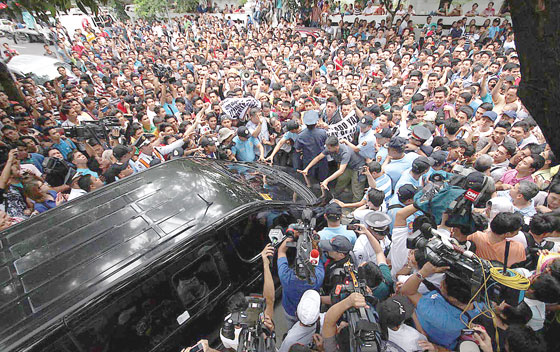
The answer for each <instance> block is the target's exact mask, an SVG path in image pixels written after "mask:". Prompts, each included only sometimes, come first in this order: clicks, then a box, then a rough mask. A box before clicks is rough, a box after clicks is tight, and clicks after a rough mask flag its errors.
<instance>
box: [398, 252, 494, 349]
mask: <svg viewBox="0 0 560 352" xmlns="http://www.w3.org/2000/svg"><path fill="white" fill-rule="evenodd" d="M448 270H449V267H435V266H434V265H433V264H432V263H430V262H427V263H426V264H424V266H423V267H422V269H420V271H419V272H417V273H416V274H415V275H412V276H411V277H409V278H408V280H406V282H405V283H404V285H403V286H402V288H401V290H400V293H401V294H402V295H405V296H408V298H410V300H411V302H412V303H413V304H414V305H415V306H416V312H415V313H414V315H413V318H414V322H415V324H416V328H417V330H418V331H420V332H421V333H423V334H424V335H425V336H427V337H428V338H429V339H430V341H432V342H433V343H435V344H437V345H440V346H442V347H445V348H447V349H451V350H453V349H454V348H455V346H456V345H457V339H458V338H459V337H460V336H461V330H462V329H464V328H465V324H466V323H467V322H469V321H470V320H471V319H472V318H474V317H475V316H477V315H478V314H480V312H482V311H483V310H485V308H484V307H482V306H480V304H479V303H477V302H475V303H470V304H469V301H470V300H471V297H472V294H471V287H470V285H469V284H468V283H467V282H465V281H463V280H461V279H459V278H457V277H456V276H454V275H453V274H452V273H449V272H447V273H446V274H445V278H444V280H443V281H442V282H441V289H440V291H439V292H438V291H435V290H434V291H430V292H428V293H426V294H424V295H421V294H420V293H418V287H419V286H420V283H421V282H422V281H423V280H424V278H425V277H428V276H430V275H432V274H434V273H442V272H446V271H448Z"/></svg>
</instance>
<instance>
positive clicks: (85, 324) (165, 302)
mask: <svg viewBox="0 0 560 352" xmlns="http://www.w3.org/2000/svg"><path fill="white" fill-rule="evenodd" d="M219 256H220V252H219V250H218V249H217V248H216V246H215V245H207V246H203V247H200V248H199V249H198V250H192V251H190V253H185V254H184V255H183V256H182V258H179V259H177V260H173V261H170V262H171V264H170V265H168V266H166V267H164V268H159V269H157V270H152V271H151V272H149V273H147V274H146V276H145V277H137V281H138V282H139V284H137V285H136V286H132V287H130V288H128V289H127V290H126V291H125V292H124V293H123V292H122V291H121V292H119V295H118V296H116V295H115V296H113V297H109V298H107V299H106V301H105V302H107V303H106V304H101V305H100V307H97V308H94V309H92V310H93V312H90V314H85V313H84V315H83V319H84V320H83V321H79V322H78V323H77V324H76V325H77V326H75V327H72V330H73V332H74V335H75V336H76V338H77V340H78V341H79V343H80V344H81V346H82V348H84V350H88V351H91V350H99V351H105V350H106V351H119V352H128V351H131V352H132V351H138V352H142V351H150V350H152V349H153V348H155V347H156V346H158V345H160V344H162V343H164V344H165V345H166V348H167V346H169V345H172V346H174V345H175V343H174V342H173V341H175V340H178V341H180V340H181V338H184V337H185V336H186V335H188V334H187V333H186V332H185V331H182V330H181V328H184V327H187V326H186V322H187V321H189V319H188V318H186V317H193V316H194V315H195V314H197V313H199V312H200V313H201V312H202V311H204V312H209V311H210V310H211V309H212V308H213V307H211V306H213V305H215V304H216V299H215V298H218V297H219V296H220V293H221V292H222V291H225V289H226V288H227V286H226V284H225V282H226V281H227V280H226V279H223V278H222V277H221V275H222V274H221V273H224V272H225V270H226V269H224V268H223V266H224V264H223V262H221V261H220V259H219V258H216V257H219ZM77 318H78V317H77ZM76 321H78V319H76ZM179 321H180V322H181V324H179ZM72 325H73V324H72ZM187 328H188V327H187ZM183 335H185V336H183ZM176 347H177V348H178V347H179V346H176Z"/></svg>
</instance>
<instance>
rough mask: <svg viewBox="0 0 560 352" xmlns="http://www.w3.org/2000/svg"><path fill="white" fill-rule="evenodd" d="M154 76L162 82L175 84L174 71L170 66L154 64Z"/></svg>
mask: <svg viewBox="0 0 560 352" xmlns="http://www.w3.org/2000/svg"><path fill="white" fill-rule="evenodd" d="M153 72H154V75H155V76H156V77H157V78H158V79H159V80H160V81H162V82H163V81H167V82H169V83H173V82H174V81H175V78H174V77H173V69H171V67H170V66H166V65H163V64H154V66H153Z"/></svg>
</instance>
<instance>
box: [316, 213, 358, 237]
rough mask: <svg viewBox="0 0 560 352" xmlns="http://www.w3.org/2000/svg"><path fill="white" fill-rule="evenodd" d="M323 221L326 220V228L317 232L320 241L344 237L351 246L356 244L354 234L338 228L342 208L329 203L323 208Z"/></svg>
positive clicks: (343, 228) (344, 228)
mask: <svg viewBox="0 0 560 352" xmlns="http://www.w3.org/2000/svg"><path fill="white" fill-rule="evenodd" d="M324 216H325V219H327V227H325V228H324V229H322V230H321V231H319V236H320V237H321V240H330V239H331V238H333V237H336V236H344V237H346V238H347V239H348V240H349V241H350V243H352V245H354V243H356V233H355V232H354V231H351V230H348V229H347V228H346V227H343V226H340V218H341V217H342V208H341V207H340V205H338V204H336V203H330V204H328V205H327V206H326V207H325V215H324Z"/></svg>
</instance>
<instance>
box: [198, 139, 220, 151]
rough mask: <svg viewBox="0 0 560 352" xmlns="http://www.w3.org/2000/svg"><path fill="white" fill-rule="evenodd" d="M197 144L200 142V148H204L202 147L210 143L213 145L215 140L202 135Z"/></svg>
mask: <svg viewBox="0 0 560 352" xmlns="http://www.w3.org/2000/svg"><path fill="white" fill-rule="evenodd" d="M198 144H200V146H201V147H202V148H204V147H208V146H209V145H212V144H214V145H215V144H216V142H215V141H214V140H213V139H212V138H208V137H202V138H200V141H199V142H198Z"/></svg>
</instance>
